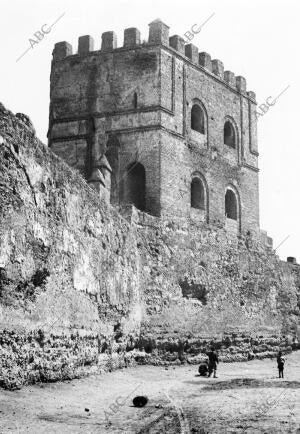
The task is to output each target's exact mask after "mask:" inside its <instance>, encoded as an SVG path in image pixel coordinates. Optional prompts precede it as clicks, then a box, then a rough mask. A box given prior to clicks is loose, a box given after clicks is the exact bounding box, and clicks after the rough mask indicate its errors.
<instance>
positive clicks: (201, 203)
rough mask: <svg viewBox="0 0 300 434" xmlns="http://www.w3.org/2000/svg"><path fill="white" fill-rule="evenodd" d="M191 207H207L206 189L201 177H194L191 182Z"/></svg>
mask: <svg viewBox="0 0 300 434" xmlns="http://www.w3.org/2000/svg"><path fill="white" fill-rule="evenodd" d="M191 207H192V208H196V209H202V210H204V209H205V190H204V185H203V182H202V181H201V179H199V178H194V179H193V180H192V182H191Z"/></svg>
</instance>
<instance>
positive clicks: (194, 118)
mask: <svg viewBox="0 0 300 434" xmlns="http://www.w3.org/2000/svg"><path fill="white" fill-rule="evenodd" d="M204 120H205V116H204V113H203V110H202V108H201V107H200V106H199V105H198V104H194V105H193V107H192V110H191V128H192V130H195V131H198V133H201V134H205V127H204Z"/></svg>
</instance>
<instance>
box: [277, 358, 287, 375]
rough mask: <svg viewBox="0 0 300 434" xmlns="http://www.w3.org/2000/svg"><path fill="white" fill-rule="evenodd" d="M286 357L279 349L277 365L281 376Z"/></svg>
mask: <svg viewBox="0 0 300 434" xmlns="http://www.w3.org/2000/svg"><path fill="white" fill-rule="evenodd" d="M284 362H285V360H284V357H283V356H282V352H281V351H279V353H278V354H277V367H278V371H279V378H283V369H284Z"/></svg>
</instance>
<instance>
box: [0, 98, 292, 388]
mask: <svg viewBox="0 0 300 434" xmlns="http://www.w3.org/2000/svg"><path fill="white" fill-rule="evenodd" d="M120 211H121V212H122V213H123V215H124V216H122V214H121V213H119V212H118V211H117V210H116V209H114V208H113V207H111V206H110V205H108V204H106V203H105V202H104V201H102V200H100V199H99V197H98V196H97V193H96V192H95V191H94V190H93V189H91V188H90V187H89V186H88V185H87V183H86V182H85V180H84V179H83V178H82V177H81V176H80V175H79V174H78V172H76V171H75V170H73V169H71V168H70V167H68V165H67V164H66V163H64V162H63V161H62V160H61V159H59V158H58V157H57V156H56V155H54V154H53V153H52V151H51V150H49V149H48V148H47V147H46V146H44V145H43V144H42V143H40V142H39V141H38V140H37V138H36V137H35V134H34V130H33V127H32V125H31V124H30V122H29V120H28V119H27V118H26V116H24V115H22V116H21V115H19V116H14V115H12V113H10V112H9V111H7V110H5V109H4V107H3V106H0V386H4V387H9V388H14V387H19V386H20V385H22V384H26V383H32V382H36V381H55V380H58V379H69V378H74V377H77V376H82V375H86V374H88V373H94V372H102V371H105V370H108V369H113V368H116V367H119V366H124V365H127V364H130V363H131V362H135V361H137V362H139V363H181V362H182V361H185V360H187V361H188V362H190V363H196V362H199V360H201V359H202V358H203V357H204V353H205V351H206V349H207V348H208V346H209V345H210V344H211V342H214V344H215V346H216V347H217V348H218V349H219V351H220V355H221V357H222V359H223V360H224V361H230V360H245V359H251V358H253V357H271V356H274V354H275V353H276V351H277V350H278V349H279V348H281V349H283V350H284V351H290V350H291V349H292V347H294V348H297V345H298V344H297V342H296V341H295V339H294V337H295V336H296V335H297V330H298V328H297V327H298V318H299V302H298V300H299V299H300V298H299V291H298V287H299V281H300V278H299V276H300V272H299V266H297V265H295V264H287V263H283V262H281V261H280V260H279V259H278V258H277V257H276V256H275V255H274V253H273V252H272V251H271V250H270V249H268V248H266V247H265V246H263V245H261V244H259V243H258V242H256V241H255V240H254V239H252V238H251V236H250V235H249V236H247V237H246V236H239V237H237V236H234V235H232V234H230V233H227V232H226V231H225V230H222V229H220V228H217V227H215V226H209V225H208V224H206V223H205V222H202V223H197V224H196V223H193V222H192V221H189V220H187V219H174V220H167V219H160V218H156V217H153V216H149V215H147V214H144V213H140V212H138V211H137V210H135V209H134V208H129V209H122V210H120Z"/></svg>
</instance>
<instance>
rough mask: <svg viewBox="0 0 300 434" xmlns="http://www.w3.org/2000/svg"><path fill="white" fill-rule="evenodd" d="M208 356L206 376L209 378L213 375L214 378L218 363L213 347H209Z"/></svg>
mask: <svg viewBox="0 0 300 434" xmlns="http://www.w3.org/2000/svg"><path fill="white" fill-rule="evenodd" d="M207 355H208V376H209V377H210V376H211V374H212V373H214V378H218V377H217V364H218V363H219V358H218V354H217V352H216V351H215V349H214V347H211V350H210V352H209V353H207Z"/></svg>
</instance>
